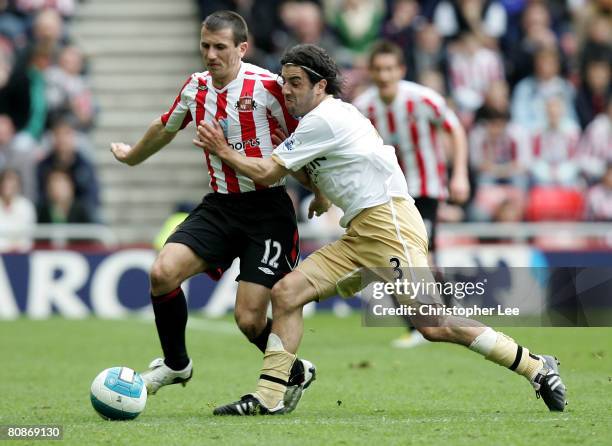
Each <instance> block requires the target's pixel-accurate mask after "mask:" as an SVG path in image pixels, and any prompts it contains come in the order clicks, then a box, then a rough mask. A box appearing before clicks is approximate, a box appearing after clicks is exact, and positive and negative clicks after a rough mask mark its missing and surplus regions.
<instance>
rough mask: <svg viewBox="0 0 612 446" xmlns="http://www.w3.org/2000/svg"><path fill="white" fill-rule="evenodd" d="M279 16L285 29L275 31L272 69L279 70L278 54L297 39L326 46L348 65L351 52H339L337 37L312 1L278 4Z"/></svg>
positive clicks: (295, 43)
mask: <svg viewBox="0 0 612 446" xmlns="http://www.w3.org/2000/svg"><path fill="white" fill-rule="evenodd" d="M280 17H281V20H282V23H283V26H284V30H278V31H277V32H276V33H275V39H274V40H275V45H276V47H275V55H274V59H275V63H276V65H277V66H275V67H273V68H271V70H272V71H279V70H280V64H279V61H280V58H281V55H282V54H283V53H284V52H285V49H286V48H290V47H292V46H294V45H297V44H299V43H313V44H316V45H319V46H320V47H322V48H325V50H327V51H328V52H329V54H330V55H332V57H334V59H335V60H336V61H337V62H338V64H339V65H342V66H351V65H352V64H353V57H352V55H351V54H350V52H348V51H345V52H342V51H341V50H340V46H339V44H338V41H337V40H336V38H335V37H334V36H333V35H332V34H331V33H330V32H329V31H328V30H327V29H326V27H325V22H324V20H323V12H322V11H321V8H320V7H319V5H317V4H316V3H314V2H310V1H306V2H299V1H288V2H285V3H283V4H282V5H281V7H280Z"/></svg>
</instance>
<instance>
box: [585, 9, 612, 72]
mask: <svg viewBox="0 0 612 446" xmlns="http://www.w3.org/2000/svg"><path fill="white" fill-rule="evenodd" d="M576 15H577V20H576V34H577V36H578V44H579V47H580V48H582V49H583V57H585V60H586V59H588V54H589V53H590V52H591V51H593V50H595V51H596V49H597V48H598V47H602V46H604V47H605V46H609V45H610V40H611V39H612V36H611V35H612V2H611V1H610V0H590V1H587V2H586V4H585V5H584V6H583V7H581V8H580V9H578V10H577V11H576Z"/></svg>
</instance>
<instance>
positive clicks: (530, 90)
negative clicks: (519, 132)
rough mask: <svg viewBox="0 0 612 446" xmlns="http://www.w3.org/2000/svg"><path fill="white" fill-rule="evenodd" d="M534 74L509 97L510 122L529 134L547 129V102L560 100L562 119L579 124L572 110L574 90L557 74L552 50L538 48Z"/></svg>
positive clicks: (556, 60)
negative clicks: (561, 101) (561, 102)
mask: <svg viewBox="0 0 612 446" xmlns="http://www.w3.org/2000/svg"><path fill="white" fill-rule="evenodd" d="M534 64H535V73H534V75H533V76H529V77H526V78H525V79H523V80H522V81H520V82H519V83H518V84H517V85H516V87H515V89H514V93H513V94H512V108H511V109H512V120H513V121H514V122H515V123H516V124H518V125H520V126H522V127H524V128H525V129H528V130H530V131H533V130H536V129H538V128H543V127H545V126H546V101H547V100H548V98H551V97H553V96H557V97H560V98H562V100H563V104H564V109H565V111H566V115H565V117H564V120H568V121H572V122H574V123H576V124H577V123H578V120H577V118H576V112H575V110H574V96H575V93H574V87H573V86H572V84H570V83H569V81H567V80H565V79H563V78H562V77H561V76H560V75H559V70H560V65H559V54H558V52H557V50H556V49H554V48H540V49H539V50H538V51H537V52H536V54H535V59H534Z"/></svg>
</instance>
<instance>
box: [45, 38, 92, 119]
mask: <svg viewBox="0 0 612 446" xmlns="http://www.w3.org/2000/svg"><path fill="white" fill-rule="evenodd" d="M82 72H83V55H82V54H81V51H80V50H79V49H78V48H77V47H75V46H66V47H65V48H63V49H62V50H61V52H60V55H59V59H58V64H57V65H54V66H52V67H50V68H48V69H47V70H46V72H45V80H46V99H47V106H48V110H49V114H50V116H64V117H67V118H69V119H70V121H71V122H73V123H74V124H75V126H76V128H78V129H79V130H89V129H90V128H91V126H92V124H93V118H94V104H93V99H92V93H91V90H90V88H89V86H88V85H87V82H86V81H85V79H84V77H83V76H82V75H81V73H82Z"/></svg>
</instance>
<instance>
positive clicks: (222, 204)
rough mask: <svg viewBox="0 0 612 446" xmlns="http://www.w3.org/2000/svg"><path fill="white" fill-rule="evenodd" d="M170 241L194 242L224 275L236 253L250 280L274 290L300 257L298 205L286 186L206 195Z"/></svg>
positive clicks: (216, 275)
mask: <svg viewBox="0 0 612 446" xmlns="http://www.w3.org/2000/svg"><path fill="white" fill-rule="evenodd" d="M166 243H182V244H184V245H187V246H189V247H190V248H191V249H192V250H193V251H194V252H195V253H196V254H197V255H198V256H199V257H201V258H202V259H203V260H204V261H205V262H206V263H207V264H208V267H209V269H208V270H207V271H206V272H207V273H208V274H209V275H210V276H211V277H212V278H213V279H219V278H220V277H221V275H222V274H223V272H224V271H225V270H227V269H228V268H229V267H230V265H231V264H232V262H233V261H234V259H235V258H236V257H238V258H240V275H239V276H238V278H237V279H236V280H237V281H240V280H244V281H247V282H253V283H257V284H260V285H263V286H265V287H268V288H272V286H273V285H274V284H275V283H276V282H278V281H279V280H280V279H282V278H283V276H285V275H286V274H287V273H289V272H290V271H291V270H292V269H293V268H294V267H295V266H296V265H297V262H298V261H299V237H298V231H297V220H296V217H295V211H294V209H293V203H292V202H291V199H290V198H289V195H287V191H286V190H285V188H284V187H274V188H270V189H264V190H259V191H253V192H245V193H240V194H220V193H211V194H208V195H206V196H205V197H204V199H203V200H202V203H200V204H199V205H198V207H197V208H195V209H194V210H193V211H191V213H190V214H189V216H188V217H187V218H186V219H185V221H184V222H183V223H181V224H180V225H179V226H178V227H177V229H176V231H175V232H174V233H173V234H172V235H171V236H170V237H169V238H168V240H167V241H166Z"/></svg>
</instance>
